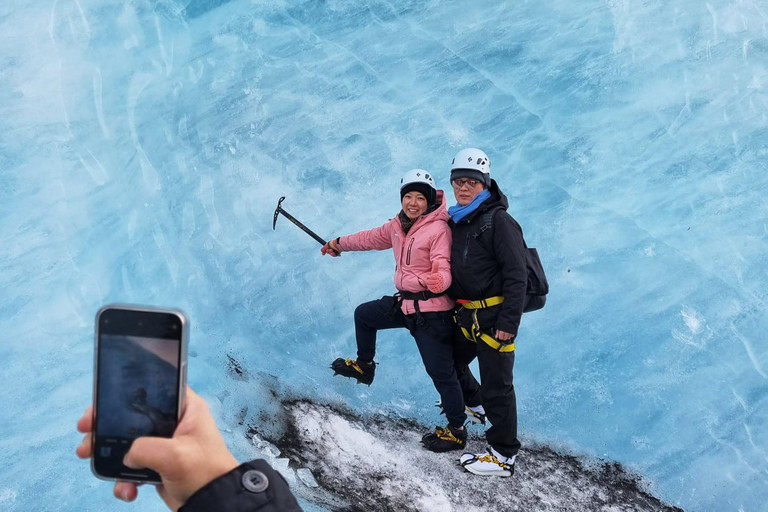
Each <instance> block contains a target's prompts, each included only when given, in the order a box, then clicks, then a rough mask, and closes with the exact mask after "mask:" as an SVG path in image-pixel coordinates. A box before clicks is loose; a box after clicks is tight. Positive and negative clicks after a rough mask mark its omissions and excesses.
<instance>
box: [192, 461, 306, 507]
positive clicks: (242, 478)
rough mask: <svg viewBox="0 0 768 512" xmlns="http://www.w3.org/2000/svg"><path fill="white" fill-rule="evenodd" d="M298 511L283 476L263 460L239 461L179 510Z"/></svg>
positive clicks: (297, 505) (296, 503) (194, 495)
mask: <svg viewBox="0 0 768 512" xmlns="http://www.w3.org/2000/svg"><path fill="white" fill-rule="evenodd" d="M222 510H226V511H227V512H256V511H258V512H302V511H301V507H299V504H298V502H297V501H296V498H295V497H294V496H293V494H292V493H291V490H290V489H289V488H288V484H287V483H286V482H285V480H284V479H283V477H282V476H281V475H280V474H279V473H278V472H277V471H275V470H274V469H272V468H271V467H270V465H269V464H267V461H265V460H263V459H257V460H253V461H251V462H246V463H245V464H241V465H240V466H238V467H237V468H235V469H233V470H232V471H230V472H229V473H227V474H226V475H222V476H220V477H219V478H217V479H216V480H214V481H212V482H210V483H209V484H208V485H206V486H205V487H203V488H202V489H200V490H199V491H197V492H196V493H195V494H193V495H192V497H191V498H189V500H187V502H186V503H185V504H184V506H183V507H181V508H180V509H179V512H219V511H222Z"/></svg>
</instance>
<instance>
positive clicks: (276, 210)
mask: <svg viewBox="0 0 768 512" xmlns="http://www.w3.org/2000/svg"><path fill="white" fill-rule="evenodd" d="M283 199H285V196H283V197H281V198H280V200H279V201H278V202H277V208H275V216H274V217H273V218H272V231H274V230H275V226H276V225H277V216H278V215H280V210H282V208H280V204H282V202H283Z"/></svg>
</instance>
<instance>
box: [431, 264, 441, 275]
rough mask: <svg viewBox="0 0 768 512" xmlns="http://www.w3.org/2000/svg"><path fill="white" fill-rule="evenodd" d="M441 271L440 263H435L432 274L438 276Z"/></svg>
mask: <svg viewBox="0 0 768 512" xmlns="http://www.w3.org/2000/svg"><path fill="white" fill-rule="evenodd" d="M439 270H440V263H439V262H437V261H435V262H433V263H432V273H433V274H437V272H438V271H439Z"/></svg>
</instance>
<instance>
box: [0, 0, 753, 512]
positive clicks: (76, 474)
mask: <svg viewBox="0 0 768 512" xmlns="http://www.w3.org/2000/svg"><path fill="white" fill-rule="evenodd" d="M467 146H475V147H480V148H482V149H484V150H485V151H486V152H487V153H488V154H489V155H490V157H491V160H492V161H493V168H492V169H493V174H494V177H495V178H496V180H497V181H498V182H499V184H500V185H501V187H502V189H503V190H505V192H506V193H507V194H508V195H509V197H510V202H511V209H510V211H511V213H512V214H513V215H514V216H515V217H516V218H517V220H518V221H519V222H520V224H521V225H522V226H523V228H524V230H525V234H526V239H527V241H528V243H529V245H531V246H536V247H537V248H538V250H539V253H540V254H541V255H542V259H543V261H544V265H545V267H546V270H547V272H548V276H549V280H550V285H551V288H552V292H551V294H550V297H549V301H548V304H547V306H546V308H545V309H543V310H542V311H540V312H537V313H533V314H530V315H526V317H525V318H524V319H523V322H522V329H521V333H520V337H519V342H518V344H517V346H518V352H517V364H516V386H517V390H518V405H519V410H520V429H521V435H522V437H523V441H524V443H525V442H529V443H530V442H538V443H546V444H549V445H551V446H554V447H557V448H558V449H561V450H564V451H566V452H569V453H573V454H577V455H581V456H585V457H588V458H602V459H607V460H614V461H617V462H620V463H621V464H623V465H625V466H626V467H628V468H630V469H631V470H633V471H635V472H637V473H638V474H640V475H642V476H643V477H644V478H646V479H647V481H648V482H649V483H650V485H651V488H652V491H653V493H654V494H655V495H657V496H659V497H660V498H661V499H663V500H664V501H666V502H667V503H672V504H675V505H678V506H680V507H682V508H684V509H685V510H696V511H731V510H732V511H744V512H750V511H760V510H765V508H764V507H765V503H767V502H768V345H767V344H766V339H767V338H766V331H767V330H768V315H767V314H766V313H768V273H766V270H767V269H768V200H767V199H766V196H768V2H766V1H765V0H731V1H725V0H709V1H707V2H699V1H695V0H674V1H671V2H640V1H632V0H604V1H598V0H572V1H564V0H543V1H532V0H521V1H518V2H498V1H488V0H476V1H475V2H471V3H470V2H457V1H437V0H424V1H415V0H391V1H386V0H372V1H365V2H363V1H356V0H326V1H314V0H307V1H304V2H301V1H291V0H282V1H270V0H125V1H122V2H109V1H106V0H4V1H3V2H1V3H0V289H2V295H0V333H2V334H0V360H2V362H3V369H2V371H1V372H0V405H1V406H2V412H0V424H1V425H2V430H0V432H2V435H1V436H0V455H2V460H3V470H2V472H0V510H3V511H25V512H27V511H33V510H54V509H55V510H72V511H74V510H77V511H83V510H99V511H101V510H117V509H118V507H119V508H120V509H121V510H122V509H126V510H128V508H129V507H128V506H124V505H123V506H119V505H117V504H116V503H115V501H114V499H113V498H112V497H111V489H110V486H109V485H108V484H106V483H104V482H101V481H98V480H97V479H95V478H94V477H93V476H91V474H90V472H89V468H88V465H87V464H86V463H84V462H81V461H78V460H77V459H76V458H75V456H74V448H75V446H76V444H77V443H78V442H79V438H78V435H77V434H76V432H75V430H74V425H75V422H76V420H77V418H78V417H79V415H80V414H81V412H82V410H83V409H84V408H85V406H86V405H87V404H88V402H89V400H90V396H91V395H90V393H91V386H92V365H93V363H92V361H93V341H92V336H93V316H94V314H95V312H96V311H97V309H98V308H99V307H100V306H101V305H103V304H104V303H107V302H128V303H138V304H156V305H172V306H178V307H181V308H183V309H185V310H186V312H187V313H188V314H189V316H190V317H191V320H192V326H193V329H192V341H191V346H190V351H191V356H192V358H191V359H190V367H189V379H190V383H191V384H192V385H193V386H194V387H195V388H196V389H197V390H198V391H199V392H201V393H202V394H203V395H204V396H205V397H206V398H208V400H209V401H210V402H211V404H212V408H213V411H214V413H215V414H216V416H217V419H218V420H219V423H220V424H221V425H222V427H223V429H224V431H225V434H226V436H227V440H228V441H229V443H230V446H232V449H233V450H234V451H235V452H236V453H237V455H238V457H239V458H241V459H244V458H246V457H248V456H252V455H253V453H254V450H256V449H257V448H258V449H260V450H262V451H264V450H267V449H268V448H269V446H268V444H263V443H265V441H258V442H261V443H262V445H261V447H256V446H254V444H256V443H257V440H254V442H251V440H249V439H247V438H246V437H245V435H244V434H245V433H246V432H245V431H246V427H247V425H248V424H249V423H253V422H258V421H259V418H258V417H257V416H256V415H255V412H254V411H256V410H258V409H259V408H262V409H263V408H267V409H268V408H269V403H270V400H271V398H270V395H269V394H262V393H256V392H254V393H253V394H247V393H242V392H238V391H239V390H243V389H254V390H256V389H260V388H259V387H258V386H255V385H254V386H253V387H252V388H244V387H243V385H242V382H240V381H237V377H238V374H237V373H234V374H233V372H232V371H231V359H230V358H234V359H236V360H237V361H238V363H239V364H240V365H242V367H243V368H245V369H247V371H248V372H249V373H248V375H250V376H251V378H252V381H254V380H258V379H262V380H263V381H264V382H268V381H270V379H272V380H271V382H272V383H273V386H277V387H278V388H280V387H284V388H285V389H290V390H291V393H298V394H300V395H302V396H304V397H309V398H312V399H317V400H330V401H340V402H344V403H346V404H348V405H349V407H351V408H353V409H355V410H359V411H363V412H366V411H367V412H371V413H374V412H380V411H384V412H386V414H389V415H395V416H396V415H400V416H404V417H407V418H412V419H415V420H417V421H420V422H423V423H427V424H431V423H435V422H438V421H439V419H440V418H439V416H438V415H437V412H436V410H435V409H434V408H433V407H432V404H433V403H434V401H435V400H436V399H437V395H436V393H435V391H434V389H433V387H432V385H431V383H430V382H429V380H428V378H427V376H426V374H425V373H424V372H423V370H422V366H421V362H420V359H419V356H418V353H417V351H416V350H415V347H414V344H413V342H412V339H411V338H410V337H409V336H407V335H406V334H404V333H395V332H387V333H385V334H383V335H382V336H380V343H379V346H380V349H379V355H378V358H379V361H380V363H381V364H380V366H379V371H378V372H377V377H376V383H375V384H374V385H373V386H372V387H370V388H367V387H365V388H364V387H363V386H356V387H355V386H351V385H350V384H349V382H343V381H342V379H338V378H337V379H332V378H331V377H330V372H329V371H328V369H327V364H328V363H329V362H330V360H331V359H332V358H335V357H338V356H351V355H354V333H353V325H352V312H353V309H354V307H355V306H356V305H357V304H358V303H360V302H363V301H366V300H371V299H375V298H378V297H380V296H382V295H384V294H388V293H392V291H393V285H392V281H391V274H392V257H391V255H390V254H388V253H385V252H381V253H356V254H345V255H343V257H341V258H338V259H331V258H322V257H321V256H320V252H319V244H317V243H316V242H314V241H313V240H312V239H311V238H309V237H308V236H306V234H304V233H303V232H301V231H300V230H298V229H297V228H296V227H295V226H293V225H292V224H290V223H289V222H287V221H286V220H285V219H280V220H278V224H277V229H276V230H275V231H273V230H272V213H273V211H274V208H275V205H276V203H277V199H278V198H279V197H280V196H283V195H284V196H286V197H287V199H286V201H285V202H284V203H283V207H284V208H285V209H286V210H287V211H289V212H290V213H292V214H293V215H295V216H296V217H298V218H299V219H301V220H303V221H304V222H305V223H307V224H308V225H309V226H310V227H311V228H312V229H314V230H315V231H317V232H318V233H319V234H320V235H321V236H325V237H331V236H334V237H335V236H338V235H343V234H348V233H351V232H353V231H357V230H360V229H365V228H370V227H373V226H377V225H379V224H381V223H383V222H384V221H385V220H386V219H388V218H390V217H391V216H392V215H394V214H395V213H396V212H397V211H398V209H399V203H398V195H397V187H398V183H399V177H400V175H401V174H402V173H403V172H404V171H405V170H407V169H410V168H413V167H421V168H425V169H428V170H431V171H432V172H434V173H435V174H436V176H437V177H438V185H439V186H440V187H441V188H443V189H446V190H447V191H448V192H449V193H450V186H449V185H448V180H447V178H448V165H449V163H450V160H451V158H452V156H453V154H454V153H455V152H456V151H457V150H458V149H460V148H462V147H467ZM251 383H252V382H251ZM363 388H364V389H363ZM265 389H266V388H265ZM273 448H274V447H273ZM275 457H277V454H275ZM285 464H287V461H286V462H285ZM302 474H303V472H302ZM297 482H299V481H298V480H294V485H296V486H301V485H303V484H301V483H297ZM513 485H514V484H513ZM148 491H151V490H149V489H142V493H141V497H140V498H139V501H140V504H138V505H135V506H134V508H133V509H135V510H143V511H160V510H164V509H165V508H164V506H163V505H162V503H161V502H160V500H159V499H158V498H157V497H156V496H154V493H153V492H148ZM304 503H305V505H306V506H307V509H308V510H315V509H316V510H322V507H320V506H318V505H313V504H312V503H311V502H309V501H305V502H304ZM313 507H314V508H313Z"/></svg>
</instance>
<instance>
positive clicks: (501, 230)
mask: <svg viewBox="0 0 768 512" xmlns="http://www.w3.org/2000/svg"><path fill="white" fill-rule="evenodd" d="M493 248H494V251H495V252H496V259H497V261H498V262H499V265H500V267H501V276H502V282H503V286H502V289H503V292H502V293H503V294H504V302H503V303H502V305H501V312H500V313H499V317H498V318H497V320H496V329H498V330H501V331H504V332H508V333H510V334H512V335H513V336H517V329H518V328H519V327H520V318H521V317H522V315H523V308H524V307H525V292H526V290H527V287H528V270H527V268H526V264H525V242H524V241H523V230H522V229H521V228H520V225H519V224H518V223H517V222H516V221H515V219H513V218H512V217H511V216H510V215H509V214H508V213H507V212H505V211H499V212H498V213H497V214H496V218H495V219H494V221H493Z"/></svg>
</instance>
